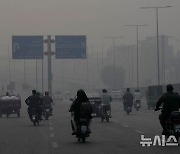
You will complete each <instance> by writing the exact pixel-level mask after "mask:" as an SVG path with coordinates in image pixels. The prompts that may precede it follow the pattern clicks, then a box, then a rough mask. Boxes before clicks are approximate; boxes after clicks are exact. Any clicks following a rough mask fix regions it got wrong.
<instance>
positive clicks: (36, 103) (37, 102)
mask: <svg viewBox="0 0 180 154" xmlns="http://www.w3.org/2000/svg"><path fill="white" fill-rule="evenodd" d="M25 102H26V104H27V105H28V106H29V107H28V114H29V118H30V119H31V120H32V115H31V113H32V112H31V111H32V109H33V108H35V109H37V112H38V115H39V119H40V120H42V118H41V107H40V106H41V105H42V100H41V98H40V96H38V95H37V93H36V90H32V95H31V96H29V97H28V98H27V99H26V100H25Z"/></svg>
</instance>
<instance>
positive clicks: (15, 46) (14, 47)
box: [13, 43, 20, 52]
mask: <svg viewBox="0 0 180 154" xmlns="http://www.w3.org/2000/svg"><path fill="white" fill-rule="evenodd" d="M19 49H20V45H19V44H18V43H14V46H13V51H14V52H16V50H19Z"/></svg>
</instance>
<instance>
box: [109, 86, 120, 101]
mask: <svg viewBox="0 0 180 154" xmlns="http://www.w3.org/2000/svg"><path fill="white" fill-rule="evenodd" d="M110 95H111V97H112V101H121V100H122V91H121V90H120V89H112V90H111V91H110Z"/></svg>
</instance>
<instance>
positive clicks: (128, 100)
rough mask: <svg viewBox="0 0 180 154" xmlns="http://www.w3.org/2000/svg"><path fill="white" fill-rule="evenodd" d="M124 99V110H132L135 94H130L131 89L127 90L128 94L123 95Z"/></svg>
mask: <svg viewBox="0 0 180 154" xmlns="http://www.w3.org/2000/svg"><path fill="white" fill-rule="evenodd" d="M122 99H123V105H124V110H125V111H126V109H127V107H130V108H131V110H132V105H133V94H132V93H131V92H130V89H129V88H127V90H126V93H125V94H124V95H123V98H122Z"/></svg>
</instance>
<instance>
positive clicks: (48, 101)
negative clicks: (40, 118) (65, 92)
mask: <svg viewBox="0 0 180 154" xmlns="http://www.w3.org/2000/svg"><path fill="white" fill-rule="evenodd" d="M44 94H45V96H43V97H42V101H43V108H44V109H46V108H48V109H50V113H51V115H52V110H53V108H52V103H53V99H52V97H51V96H49V92H48V91H45V93H44Z"/></svg>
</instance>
